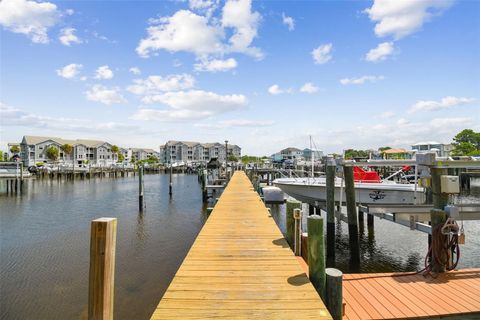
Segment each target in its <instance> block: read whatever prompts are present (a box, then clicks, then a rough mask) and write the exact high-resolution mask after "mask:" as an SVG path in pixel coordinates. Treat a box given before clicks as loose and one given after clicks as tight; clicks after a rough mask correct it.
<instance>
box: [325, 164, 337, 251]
mask: <svg viewBox="0 0 480 320" xmlns="http://www.w3.org/2000/svg"><path fill="white" fill-rule="evenodd" d="M335 167H336V163H335V159H333V158H332V157H328V158H327V170H326V171H327V172H326V173H327V181H326V187H327V199H326V200H327V257H329V258H333V257H335Z"/></svg>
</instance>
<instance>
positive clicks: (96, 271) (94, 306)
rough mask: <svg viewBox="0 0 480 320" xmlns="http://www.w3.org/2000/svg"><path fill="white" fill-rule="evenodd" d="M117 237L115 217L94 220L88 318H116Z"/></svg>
mask: <svg viewBox="0 0 480 320" xmlns="http://www.w3.org/2000/svg"><path fill="white" fill-rule="evenodd" d="M116 237H117V219H116V218H100V219H96V220H93V221H92V224H91V233H90V274H89V287H88V319H89V320H112V319H113V301H114V299H113V295H114V279H115V246H116Z"/></svg>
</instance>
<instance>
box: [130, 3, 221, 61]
mask: <svg viewBox="0 0 480 320" xmlns="http://www.w3.org/2000/svg"><path fill="white" fill-rule="evenodd" d="M156 22H157V24H155V25H152V26H150V27H148V28H147V33H148V37H147V38H145V39H142V40H140V43H139V45H138V47H137V48H136V51H137V53H138V54H139V55H140V56H141V57H148V56H149V55H150V54H151V52H154V51H157V50H162V49H164V50H167V51H170V52H177V51H189V52H193V53H194V54H196V55H197V56H205V55H209V54H214V53H221V52H223V51H224V50H225V49H224V45H223V44H222V41H221V40H222V38H223V36H224V34H223V30H222V28H220V27H218V26H212V25H209V24H208V20H207V18H206V17H203V16H200V15H197V14H195V13H193V12H191V11H188V10H180V11H177V12H176V13H175V14H174V15H173V16H171V17H162V18H160V19H158V20H157V21H156Z"/></svg>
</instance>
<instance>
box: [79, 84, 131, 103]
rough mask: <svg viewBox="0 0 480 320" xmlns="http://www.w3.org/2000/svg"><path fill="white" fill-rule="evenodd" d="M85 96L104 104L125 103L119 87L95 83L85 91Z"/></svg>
mask: <svg viewBox="0 0 480 320" xmlns="http://www.w3.org/2000/svg"><path fill="white" fill-rule="evenodd" d="M85 97H86V98H87V100H89V101H95V102H100V103H103V104H106V105H108V106H109V105H112V104H118V103H126V102H127V100H126V99H125V98H124V97H123V96H122V94H121V93H120V88H118V87H112V88H107V87H105V86H102V85H100V84H96V85H94V86H93V87H91V88H90V90H87V91H86V92H85Z"/></svg>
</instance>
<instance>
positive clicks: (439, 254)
mask: <svg viewBox="0 0 480 320" xmlns="http://www.w3.org/2000/svg"><path fill="white" fill-rule="evenodd" d="M430 221H431V223H432V239H440V238H442V239H443V241H432V244H431V246H432V261H431V263H432V272H434V273H440V272H445V267H446V263H447V260H448V257H447V252H446V251H445V250H444V248H445V246H446V244H445V240H446V236H444V235H442V234H441V233H442V231H441V226H443V225H444V224H445V221H447V213H446V212H445V211H443V210H440V209H432V210H430Z"/></svg>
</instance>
